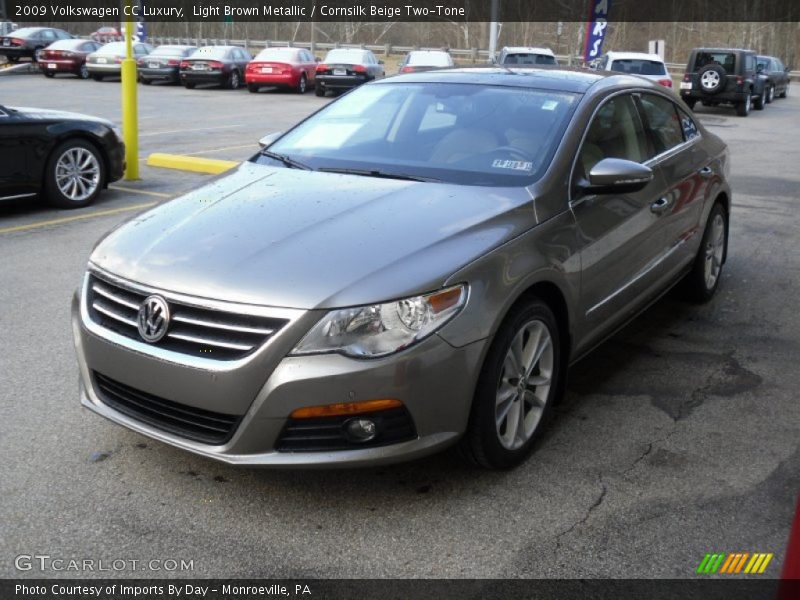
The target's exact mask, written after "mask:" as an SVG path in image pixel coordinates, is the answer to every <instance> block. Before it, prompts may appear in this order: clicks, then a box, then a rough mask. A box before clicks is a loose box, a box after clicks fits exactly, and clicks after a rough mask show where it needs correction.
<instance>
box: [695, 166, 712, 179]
mask: <svg viewBox="0 0 800 600" xmlns="http://www.w3.org/2000/svg"><path fill="white" fill-rule="evenodd" d="M698 173H700V177H703V178H704V179H708V178H709V177H711V176H712V175H713V174H714V169H712V168H711V167H703V168H702V169H700V170H699V171H698Z"/></svg>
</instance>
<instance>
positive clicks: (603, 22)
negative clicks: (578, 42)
mask: <svg viewBox="0 0 800 600" xmlns="http://www.w3.org/2000/svg"><path fill="white" fill-rule="evenodd" d="M610 8H611V0H589V20H588V21H587V23H586V43H585V44H584V46H583V60H585V61H586V62H589V61H592V60H594V59H596V58H599V57H600V55H601V54H602V52H603V40H605V37H606V29H607V28H608V11H609V9H610Z"/></svg>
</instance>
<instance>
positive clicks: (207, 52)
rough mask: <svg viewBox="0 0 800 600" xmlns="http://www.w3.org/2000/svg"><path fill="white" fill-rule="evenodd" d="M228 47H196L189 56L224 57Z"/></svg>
mask: <svg viewBox="0 0 800 600" xmlns="http://www.w3.org/2000/svg"><path fill="white" fill-rule="evenodd" d="M229 50H230V48H226V47H225V46H205V47H203V48H198V49H197V50H195V51H194V52H192V54H191V55H190V56H189V58H216V59H221V58H225V57H226V56H227V55H228V51H229Z"/></svg>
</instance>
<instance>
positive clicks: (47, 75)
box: [44, 71, 56, 79]
mask: <svg viewBox="0 0 800 600" xmlns="http://www.w3.org/2000/svg"><path fill="white" fill-rule="evenodd" d="M44 76H45V77H47V78H48V79H52V78H53V77H55V76H56V74H55V73H53V72H52V71H44Z"/></svg>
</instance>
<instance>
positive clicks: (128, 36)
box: [122, 0, 139, 181]
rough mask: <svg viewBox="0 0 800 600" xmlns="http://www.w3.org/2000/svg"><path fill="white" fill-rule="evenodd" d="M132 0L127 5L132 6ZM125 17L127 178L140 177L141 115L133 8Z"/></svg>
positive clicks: (123, 132) (123, 98)
mask: <svg viewBox="0 0 800 600" xmlns="http://www.w3.org/2000/svg"><path fill="white" fill-rule="evenodd" d="M131 4H132V2H131V1H130V0H127V1H126V5H128V6H131ZM127 12H128V13H129V14H128V16H126V17H125V46H126V51H125V59H124V60H123V61H122V136H123V138H124V139H125V179H127V180H129V181H130V180H132V179H139V117H138V110H139V109H138V106H137V98H136V92H137V90H136V59H135V58H133V28H134V22H133V17H132V16H131V15H130V13H131V12H133V11H132V10H128V11H127Z"/></svg>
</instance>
